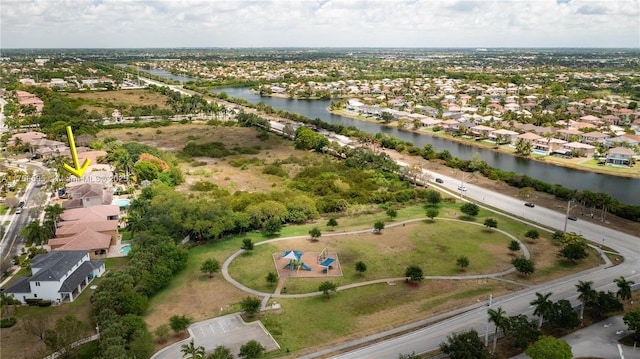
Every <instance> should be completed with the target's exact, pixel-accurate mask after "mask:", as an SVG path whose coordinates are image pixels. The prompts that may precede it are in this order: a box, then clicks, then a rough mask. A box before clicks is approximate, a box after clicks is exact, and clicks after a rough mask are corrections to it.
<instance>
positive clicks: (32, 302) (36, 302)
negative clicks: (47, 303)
mask: <svg viewBox="0 0 640 359" xmlns="http://www.w3.org/2000/svg"><path fill="white" fill-rule="evenodd" d="M41 301H42V299H39V298H27V299H26V300H25V303H27V305H28V306H31V307H35V306H39V305H40V302H41Z"/></svg>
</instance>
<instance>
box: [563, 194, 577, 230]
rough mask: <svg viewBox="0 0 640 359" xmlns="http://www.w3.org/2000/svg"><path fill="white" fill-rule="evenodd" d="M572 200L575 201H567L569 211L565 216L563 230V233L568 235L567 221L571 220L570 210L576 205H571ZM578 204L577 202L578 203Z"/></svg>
mask: <svg viewBox="0 0 640 359" xmlns="http://www.w3.org/2000/svg"><path fill="white" fill-rule="evenodd" d="M571 202H573V200H569V202H567V213H566V214H565V216H564V230H563V234H564V235H565V236H566V235H567V222H568V221H569V211H570V210H571V208H573V207H575V205H574V206H572V205H571ZM576 205H577V204H576Z"/></svg>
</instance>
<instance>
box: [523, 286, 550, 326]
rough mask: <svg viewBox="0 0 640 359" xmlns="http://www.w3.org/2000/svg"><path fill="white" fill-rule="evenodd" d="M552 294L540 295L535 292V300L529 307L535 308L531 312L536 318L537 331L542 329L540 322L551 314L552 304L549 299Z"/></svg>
mask: <svg viewBox="0 0 640 359" xmlns="http://www.w3.org/2000/svg"><path fill="white" fill-rule="evenodd" d="M551 294H552V293H547V294H540V293H538V292H536V299H535V300H534V301H532V302H531V303H529V304H531V305H533V306H535V307H536V308H535V309H534V311H533V315H535V316H537V317H538V329H540V328H541V327H542V321H543V320H544V319H545V318H549V316H550V315H551V314H552V312H553V302H552V301H551V300H550V299H549V297H551Z"/></svg>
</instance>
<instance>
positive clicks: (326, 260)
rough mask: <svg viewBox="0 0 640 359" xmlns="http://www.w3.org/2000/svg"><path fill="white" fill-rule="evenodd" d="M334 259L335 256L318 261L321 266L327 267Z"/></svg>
mask: <svg viewBox="0 0 640 359" xmlns="http://www.w3.org/2000/svg"><path fill="white" fill-rule="evenodd" d="M335 260H336V259H335V258H327V259H325V260H324V262H322V263H320V265H321V266H323V267H329V266H330V265H331V263H333V262H334V261H335Z"/></svg>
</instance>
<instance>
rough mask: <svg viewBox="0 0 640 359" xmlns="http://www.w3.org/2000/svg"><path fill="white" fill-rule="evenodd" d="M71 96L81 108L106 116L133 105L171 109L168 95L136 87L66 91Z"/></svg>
mask: <svg viewBox="0 0 640 359" xmlns="http://www.w3.org/2000/svg"><path fill="white" fill-rule="evenodd" d="M65 95H66V96H67V97H69V98H72V99H76V100H77V101H78V102H80V103H81V106H80V109H81V110H87V112H91V111H96V112H98V113H99V114H101V115H104V116H105V117H111V113H112V112H113V110H114V109H118V110H120V112H123V111H124V110H126V109H128V108H130V107H131V106H132V105H136V106H153V105H156V106H158V108H159V109H170V107H169V106H167V97H166V96H164V95H162V94H159V93H157V92H154V91H151V90H146V89H136V90H122V91H86V92H76V93H65Z"/></svg>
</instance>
